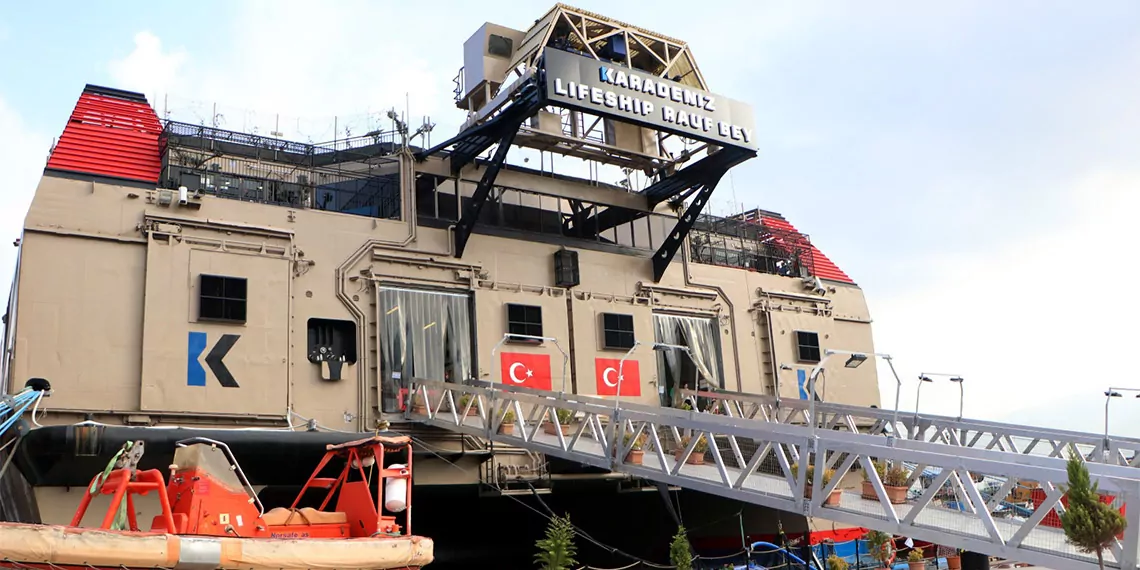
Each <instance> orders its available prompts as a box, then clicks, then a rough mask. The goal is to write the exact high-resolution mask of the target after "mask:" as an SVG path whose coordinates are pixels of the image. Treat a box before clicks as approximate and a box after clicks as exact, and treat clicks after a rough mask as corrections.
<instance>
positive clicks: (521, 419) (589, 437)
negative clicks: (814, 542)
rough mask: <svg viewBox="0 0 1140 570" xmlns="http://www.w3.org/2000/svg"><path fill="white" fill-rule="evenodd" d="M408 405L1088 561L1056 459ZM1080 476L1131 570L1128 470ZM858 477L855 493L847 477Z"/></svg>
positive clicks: (943, 540)
mask: <svg viewBox="0 0 1140 570" xmlns="http://www.w3.org/2000/svg"><path fill="white" fill-rule="evenodd" d="M411 394H415V395H418V396H419V397H420V398H422V399H423V401H424V402H425V403H426V405H425V406H424V407H422V408H419V409H416V408H409V412H408V415H409V419H416V420H420V421H424V422H426V423H428V424H431V425H435V426H438V427H441V428H445V429H448V430H452V431H456V432H460V433H467V434H470V435H474V436H479V437H484V438H487V439H489V440H491V441H493V442H496V443H500V444H509V445H513V446H517V447H521V448H524V449H527V450H531V451H536V452H541V453H545V454H548V455H551V456H555V457H561V458H564V459H568V460H572V461H576V462H579V463H582V464H585V465H591V466H595V467H600V468H604V469H610V470H613V471H619V472H623V473H628V474H631V475H634V476H637V477H643V478H646V479H649V480H654V481H658V482H662V483H666V484H670V485H678V486H682V487H685V488H689V489H693V490H697V491H703V492H708V493H713V494H716V495H721V496H725V497H728V498H732V499H736V500H740V501H746V502H749V503H754V504H758V505H762V506H766V507H770V508H775V509H780V510H784V511H790V512H796V513H802V514H804V515H806V516H811V517H820V518H823V519H827V520H833V521H837V522H842V523H847V524H852V525H856V526H861V527H866V528H872V529H876V530H881V531H884V532H889V533H893V534H898V535H904V536H909V537H913V538H915V539H917V540H925V541H930V542H933V543H936V544H941V545H946V546H951V547H955V548H961V549H964V550H969V551H973V552H981V553H985V554H989V555H992V556H1001V557H1004V558H1007V559H1010V560H1019V561H1022V562H1027V563H1030V564H1036V565H1040V566H1046V567H1048V568H1051V569H1053V570H1091V569H1092V568H1094V567H1095V566H1096V558H1095V556H1094V555H1093V554H1089V553H1086V552H1081V551H1079V550H1078V549H1077V548H1076V547H1074V546H1072V545H1071V544H1070V543H1068V542H1067V541H1066V539H1065V536H1064V533H1063V532H1062V530H1061V529H1060V528H1059V521H1058V520H1057V516H1058V513H1060V512H1064V508H1065V506H1064V503H1063V501H1062V496H1063V491H1062V489H1063V487H1064V486H1065V485H1067V481H1068V479H1067V473H1066V469H1065V461H1064V460H1062V459H1059V458H1056V457H1048V456H1037V455H1031V454H1013V453H1012V452H1008V451H1001V450H998V449H986V448H984V447H950V446H947V445H946V444H944V443H934V442H930V441H919V440H917V439H901V438H884V437H882V436H881V435H871V434H866V433H857V432H855V431H852V432H843V431H836V430H812V429H810V428H809V427H807V426H802V425H794V424H789V423H778V422H774V421H766V420H763V419H760V420H757V419H754V418H749V417H744V416H742V415H725V414H714V413H704V412H699V411H695V410H694V411H685V410H676V409H670V408H657V407H652V406H644V405H638V404H625V403H623V404H621V405H620V406H618V407H616V409H615V406H614V405H613V403H612V400H607V399H604V398H598V397H588V396H579V395H575V394H565V393H560V392H546V391H537V390H530V389H526V388H521V387H511V386H504V385H502V384H491V383H487V382H482V381H476V382H473V383H472V384H469V385H459V384H451V383H444V382H436V381H419V380H416V381H413V383H412V390H411ZM505 420H509V421H505ZM614 424H616V425H617V426H618V429H616V430H613V429H612V426H613V425H614ZM508 426H509V427H508ZM614 434H616V437H615V435H614ZM638 452H639V453H638ZM817 465H818V466H820V468H818V469H817V468H815V466H817ZM908 465H909V466H913V467H908ZM802 466H806V467H807V468H803V467H802ZM1088 468H1089V472H1090V475H1091V477H1092V479H1093V480H1094V481H1096V482H1098V484H1099V489H1100V492H1101V494H1102V500H1103V501H1105V502H1107V503H1110V504H1111V505H1112V506H1113V507H1114V508H1118V509H1120V510H1121V512H1123V513H1124V515H1125V517H1126V519H1127V521H1128V523H1129V524H1128V527H1127V529H1126V530H1125V532H1124V533H1123V534H1122V535H1121V536H1119V537H1118V539H1117V540H1116V541H1114V543H1113V544H1112V545H1111V547H1110V548H1109V550H1108V551H1107V552H1106V553H1105V565H1106V567H1111V568H1120V569H1129V570H1131V569H1134V568H1136V560H1137V537H1138V532H1140V504H1136V501H1137V500H1138V498H1140V471H1136V470H1135V469H1133V468H1131V467H1126V466H1118V465H1108V464H1089V465H1088ZM859 471H861V472H862V473H864V474H865V482H863V483H861V487H860V486H859V483H858V480H857V479H854V480H853V479H852V478H853V477H857V475H855V474H856V473H858V472H859ZM1010 481H1013V482H1016V483H1017V484H1021V483H1026V484H1028V483H1032V484H1033V485H1034V486H1035V493H1034V495H1036V497H1035V498H1034V499H1033V501H1032V502H1031V503H1030V504H1029V505H1022V506H1021V509H1022V510H1020V511H1016V512H1015V511H1014V510H1011V509H1008V508H1006V507H1005V505H1006V504H1007V503H1008V502H1009V497H1008V496H1007V493H1009V491H1010V489H1011V486H1008V482H1010ZM1130 503H1132V505H1131V508H1129V506H1130V505H1129V504H1130Z"/></svg>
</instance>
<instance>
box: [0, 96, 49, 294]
mask: <svg viewBox="0 0 1140 570" xmlns="http://www.w3.org/2000/svg"><path fill="white" fill-rule="evenodd" d="M0 133H4V136H3V137H0V173H3V179H2V181H0V228H3V230H4V231H3V232H0V299H4V305H3V307H6V306H7V300H8V292H9V286H10V284H11V281H10V280H11V278H12V276H13V275H14V272H15V268H16V254H17V252H18V250H17V249H16V248H15V247H13V246H12V242H14V241H15V240H16V239H18V238H19V237H20V233H21V231H22V228H23V227H24V217H25V216H26V215H27V212H28V206H29V205H31V202H32V196H33V195H34V194H35V191H36V185H37V184H38V183H39V180H40V176H41V175H42V174H43V168H44V164H45V163H46V162H47V155H48V151H49V150H50V148H51V137H48V136H45V135H42V134H40V133H36V132H32V131H31V130H29V129H28V128H27V126H25V124H24V122H23V120H22V119H21V118H20V116H19V115H18V114H17V113H16V112H15V111H14V110H12V109H11V108H9V107H8V105H7V103H5V101H4V99H3V98H0ZM0 312H2V309H0Z"/></svg>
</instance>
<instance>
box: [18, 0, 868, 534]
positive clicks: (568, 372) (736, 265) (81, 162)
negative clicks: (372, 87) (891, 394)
mask: <svg viewBox="0 0 1140 570" xmlns="http://www.w3.org/2000/svg"><path fill="white" fill-rule="evenodd" d="M619 40H621V41H619ZM552 50H556V51H552ZM464 52H465V58H464V61H465V63H466V65H467V66H468V67H469V69H466V70H465V72H461V73H460V76H459V77H458V78H457V80H456V85H457V88H456V104H457V106H458V107H459V108H460V109H463V110H465V111H466V113H467V120H466V123H465V124H464V126H463V128H462V129H461V133H460V134H459V135H457V136H456V138H454V139H451V140H449V141H448V142H447V143H444V144H442V145H437V146H436V147H434V148H418V147H417V144H418V143H417V141H419V142H422V141H423V140H424V138H425V137H423V136H421V135H423V134H424V133H425V132H429V131H430V128H428V124H427V123H425V124H424V126H423V127H421V128H420V129H419V130H417V131H416V133H414V134H410V133H409V129H408V127H407V125H405V124H403V123H402V122H400V121H399V120H398V119H395V115H394V114H393V115H391V116H392V117H393V119H394V124H395V126H394V128H393V129H392V130H388V131H381V130H377V131H373V132H369V133H367V134H365V135H362V136H361V135H358V136H355V137H346V138H342V139H337V140H333V141H332V142H330V143H318V144H313V143H299V142H290V141H287V140H282V139H281V138H275V137H266V136H262V135H258V134H255V133H241V132H233V131H227V130H224V129H221V128H217V127H216V126H206V125H201V124H198V125H195V124H188V123H180V122H178V121H176V120H167V121H159V119H158V116H157V114H156V113H155V112H154V109H153V108H152V107H151V106H150V104H149V103H148V102H147V101H146V99H145V97H143V96H142V95H141V94H137V93H130V92H125V91H121V90H117V89H111V88H105V87H98V86H88V87H87V88H86V89H85V90H84V92H83V94H82V96H81V98H80V101H79V104H78V105H77V107H76V110H75V112H74V113H73V115H72V117H71V120H70V121H69V122H68V123H67V127H66V128H65V130H64V132H63V134H62V136H61V138H60V139H59V143H58V144H57V145H56V147H55V148H54V149H53V152H52V154H51V156H50V158H49V160H48V164H47V168H46V169H45V171H44V176H43V178H42V179H41V181H40V183H39V185H38V187H37V188H36V191H35V196H34V199H33V200H32V203H31V207H30V209H29V211H28V214H27V218H26V220H25V224H24V233H23V236H22V238H21V241H20V242H19V248H20V254H19V264H18V269H17V273H16V276H15V281H14V284H13V289H12V295H11V297H10V302H9V306H8V310H7V319H6V321H5V322H6V328H5V335H4V351H3V354H2V358H0V367H2V368H0V370H2V372H3V377H4V378H5V379H6V381H7V383H8V386H7V388H8V389H9V390H13V389H18V388H20V387H21V386H22V385H23V383H24V382H25V381H26V380H27V379H28V378H32V377H39V378H46V379H48V380H50V382H51V386H52V388H53V391H54V395H52V396H51V397H50V398H49V399H47V400H45V401H44V404H43V406H41V408H40V409H39V410H37V414H36V416H35V420H36V421H37V422H38V423H39V424H41V425H43V426H46V427H43V428H38V429H37V430H33V433H32V434H30V435H31V437H30V439H33V440H35V441H36V442H37V443H35V449H32V447H31V446H32V444H31V443H29V444H26V445H25V448H28V449H30V450H31V451H30V452H29V453H28V454H26V455H24V456H21V457H20V459H19V461H18V462H17V463H18V465H20V469H21V471H22V472H23V473H24V474H25V475H26V476H27V478H28V480H29V481H30V482H31V484H32V485H34V486H36V493H35V495H36V499H37V500H38V503H39V506H38V510H39V512H40V514H41V516H42V518H43V520H45V521H47V522H66V519H67V517H68V516H69V514H70V510H71V509H72V508H74V504H75V500H76V499H75V494H74V493H71V492H69V491H68V488H69V487H71V486H75V485H82V484H84V483H85V481H86V478H87V477H88V475H87V474H86V473H83V474H77V473H75V472H73V471H74V469H73V465H84V466H85V467H84V468H85V469H86V468H89V467H90V465H89V464H88V463H84V461H86V458H89V457H103V456H104V455H106V453H107V449H117V447H118V446H119V445H121V441H120V440H125V439H127V438H136V437H141V438H144V439H146V438H152V439H153V443H154V445H148V452H149V451H150V450H152V449H153V450H165V451H155V453H166V452H168V451H169V450H168V449H166V448H169V447H172V444H173V442H174V441H175V440H176V439H177V438H176V437H174V436H173V435H169V434H171V433H173V432H172V431H171V430H169V429H168V428H172V427H174V426H182V427H191V428H203V429H217V428H260V429H262V430H265V429H268V430H277V431H274V432H271V433H268V432H265V431H257V432H246V435H249V434H253V435H250V436H249V437H245V436H243V441H244V443H239V444H236V445H235V448H236V447H240V446H241V445H244V446H245V448H244V450H245V451H244V452H245V453H246V454H247V455H256V456H257V457H255V458H254V459H252V460H251V461H254V462H259V463H258V464H260V465H269V466H274V465H275V464H274V461H273V460H274V453H276V451H275V450H277V449H290V448H291V447H290V446H294V447H296V446H301V447H305V446H307V447H305V449H308V450H309V451H311V450H313V449H320V448H321V446H323V445H324V443H325V441H324V440H321V439H319V438H318V437H317V435H318V434H314V433H309V432H314V431H320V432H322V433H323V434H325V435H330V434H331V435H336V434H339V433H341V432H349V433H350V434H356V433H359V432H371V431H374V430H379V429H385V428H386V427H388V426H392V427H393V429H398V430H401V431H403V432H405V433H414V434H416V436H417V437H419V438H421V439H420V440H419V441H420V442H423V443H425V445H423V446H421V451H422V452H424V453H430V454H432V455H435V456H438V454H439V453H443V454H447V458H448V459H447V461H448V462H453V463H457V464H460V465H463V466H465V467H463V468H461V469H453V468H452V467H454V465H448V464H447V463H445V462H440V461H435V462H432V461H425V462H423V463H422V464H420V465H417V468H416V471H415V473H416V484H417V486H418V485H427V486H435V485H459V484H471V483H477V482H479V481H485V480H492V479H495V478H496V477H501V476H502V475H503V474H504V473H510V474H512V476H515V475H519V474H523V475H525V476H527V477H542V476H547V475H550V473H549V471H548V470H547V469H548V464H547V462H546V461H544V460H543V459H542V458H541V457H535V456H534V455H533V454H529V453H526V452H523V451H522V450H518V449H511V448H502V447H501V446H500V447H498V448H495V449H493V450H492V449H491V448H490V447H489V446H487V445H486V444H485V442H480V441H478V440H477V438H472V437H468V436H455V435H451V434H443V433H440V432H438V431H433V430H432V429H429V428H426V427H424V426H420V425H416V424H413V423H408V422H407V421H406V420H405V414H404V410H405V407H406V406H407V405H408V404H409V403H411V402H410V401H409V399H408V398H407V392H406V389H407V384H408V381H409V380H411V379H416V378H422V379H430V380H453V381H454V380H466V381H471V380H481V381H490V382H507V381H510V382H514V383H516V384H523V385H526V383H527V382H530V381H532V376H533V381H535V382H538V383H539V384H542V382H546V385H545V388H546V389H549V390H553V391H561V392H566V393H568V394H582V395H601V396H602V397H608V398H612V397H614V396H613V395H612V394H615V393H617V392H618V391H620V392H621V394H622V396H621V397H622V399H623V401H626V402H637V403H642V404H647V405H653V406H680V405H682V404H683V402H682V395H681V388H696V387H702V388H703V387H711V388H713V389H717V390H727V391H734V392H745V393H749V394H765V395H779V396H780V397H781V398H791V399H794V398H804V397H806V395H807V388H806V386H804V381H805V379H806V378H807V376H808V375H809V373H810V371H811V370H812V368H813V367H815V366H816V365H817V364H819V362H820V360H821V358H822V357H823V355H824V351H826V350H828V349H834V350H841V351H855V352H861V353H871V352H873V346H872V335H871V318H870V314H869V312H868V308H867V305H866V301H865V299H864V297H863V293H862V291H861V290H860V289H859V287H858V286H857V285H856V284H855V283H854V281H853V280H852V279H850V278H849V277H848V276H847V274H845V273H844V272H842V271H841V270H840V269H839V268H838V267H836V266H835V264H834V263H832V262H831V260H829V259H828V258H827V257H826V256H825V255H823V253H822V252H821V251H820V250H819V249H818V248H817V247H815V246H814V245H813V244H811V242H810V240H808V238H807V236H806V235H804V234H801V233H800V232H798V231H797V230H796V229H795V228H794V227H793V226H792V225H791V224H790V223H789V222H788V221H787V220H785V219H784V218H783V217H782V216H781V215H779V214H776V213H773V212H767V211H764V210H752V211H750V212H744V213H740V214H738V215H733V216H728V217H716V216H710V215H708V214H706V213H703V212H702V208H703V207H704V206H705V204H706V202H707V201H708V199H709V195H710V194H711V192H712V191H713V189H714V188H715V187H716V186H717V183H718V182H719V181H720V179H721V177H722V176H723V175H724V174H725V173H726V172H727V171H728V169H730V168H732V167H733V166H735V165H736V164H739V163H740V162H743V161H745V160H748V159H750V158H752V157H754V156H756V144H755V139H754V138H753V134H752V132H751V129H752V128H753V127H751V126H749V125H751V122H752V117H751V110H750V109H748V107H747V105H745V104H743V103H740V102H734V101H731V100H728V99H725V98H721V97H718V96H713V95H711V94H710V93H709V92H707V91H705V90H706V89H707V86H706V85H705V80H704V77H703V76H702V75H701V74H700V72H699V70H698V69H697V67H696V63H695V62H694V61H693V59H692V55H691V52H690V51H689V49H688V47H687V45H685V44H684V43H683V42H680V41H678V40H674V39H672V38H669V37H667V36H661V35H658V34H654V33H652V32H647V31H646V30H643V29H641V28H636V27H633V26H630V25H628V24H624V23H622V22H619V21H616V20H609V19H606V18H604V17H602V16H598V15H596V14H592V13H588V12H583V11H580V10H576V9H573V8H570V7H568V6H564V5H561V4H559V5H557V6H555V7H554V8H553V9H552V10H550V11H549V12H548V13H547V14H546V15H544V16H543V17H542V18H540V19H539V20H537V21H536V22H535V24H534V25H533V26H532V27H531V28H530V29H529V30H527V31H525V32H524V31H522V30H512V29H510V28H507V27H503V26H498V25H495V24H491V23H488V24H486V25H484V26H481V27H480V28H479V30H478V31H477V32H476V33H475V34H474V35H473V36H472V37H471V38H470V39H469V40H468V41H467V43H466V44H465V46H464ZM595 58H596V59H595ZM559 74H560V75H559ZM555 75H557V77H555ZM564 79H565V81H564ZM587 81H592V82H595V83H597V85H586V84H585V82H587ZM599 81H600V83H598V82H599ZM573 82H577V83H576V87H571V85H572V84H573ZM610 103H612V105H611V104H610ZM591 105H592V106H591ZM674 107H675V108H674ZM652 109H656V110H657V111H658V112H660V113H662V114H661V116H660V117H657V116H650V111H651V110H652ZM623 113H624V114H623ZM702 127H703V128H704V131H703V132H702V131H701V128H702ZM417 136H419V137H420V138H419V139H417ZM689 137H693V138H692V139H690V138H689ZM496 145H497V146H496ZM424 146H430V145H424ZM492 148H494V149H496V150H494V152H490V151H491V149H492ZM505 148H519V149H523V150H525V151H527V152H531V153H537V154H536V156H537V158H538V160H536V161H533V162H531V163H530V165H529V166H527V165H526V164H525V163H522V164H513V165H512V164H511V163H507V162H506V161H505V158H506V152H505V151H502V152H501V151H500V149H505ZM556 157H557V160H558V161H559V162H558V164H560V165H561V164H563V162H561V161H583V163H582V164H584V165H587V166H583V167H582V168H580V169H578V170H577V171H574V174H576V176H572V175H568V174H567V172H568V171H570V169H563V168H560V169H558V171H556V169H555V167H554V164H555V158H556ZM535 163H537V164H538V165H539V166H538V167H537V168H535V167H534V164H535ZM603 170H604V171H605V176H606V178H603V177H602V175H601V174H600V173H601V172H602V171H603ZM605 180H609V181H612V183H607V182H605ZM735 183H736V184H737V185H742V186H744V187H747V181H745V180H743V179H741V178H737V179H736V180H735ZM511 335H513V336H511ZM655 345H656V346H655ZM655 348H656V349H655ZM875 364H876V363H875V362H874V359H868V360H867V361H866V363H865V364H864V365H863V366H860V367H858V368H846V367H845V366H844V362H843V361H842V360H836V359H833V360H829V361H827V366H826V368H825V373H824V375H823V376H822V378H824V380H823V381H822V382H821V383H820V386H819V389H818V390H817V392H818V393H819V395H820V397H822V398H824V399H826V400H827V401H833V402H843V403H849V404H854V405H861V406H869V405H878V403H879V390H878V382H877V370H876V366H875ZM544 367H545V368H549V371H548V372H547V371H546V370H545V369H544ZM619 369H620V370H621V372H619ZM524 370H525V374H524V373H523V371H524ZM618 376H621V378H622V380H621V382H622V383H620V384H617V385H616V386H615V379H616V378H618ZM530 387H533V386H530ZM79 422H85V423H83V425H75V424H77V423H79ZM65 426H66V427H65ZM119 426H127V427H130V428H132V429H129V430H124V429H122V428H121V427H119ZM115 428H118V429H119V431H114V429H115ZM53 430H54V431H53ZM164 430H165V431H164ZM179 433H181V432H179ZM229 433H231V434H234V433H237V432H229ZM215 435H217V436H218V437H224V436H225V435H226V434H225V433H222V432H216V433H215ZM345 436H346V437H347V436H348V435H347V434H346V435H345ZM235 438H236V436H235ZM318 440H319V441H318ZM231 445H234V443H233V442H231ZM277 445H280V446H281V447H280V448H278V447H274V446H277ZM270 448H272V449H270ZM488 458H491V463H490V464H489V466H488V464H486V463H484V462H485V461H487V459H488ZM239 459H241V458H240V457H239ZM465 462H466V463H465ZM504 466H507V468H504ZM100 468H101V466H100ZM249 471H251V473H253V475H251V479H254V481H253V483H254V484H257V485H259V488H261V485H270V486H272V485H274V484H278V485H283V484H293V483H294V481H293V479H292V478H295V476H294V475H288V474H286V475H281V476H280V477H277V478H276V479H275V480H270V479H273V477H270V476H267V475H265V474H266V471H264V470H259V469H256V468H255V469H250V470H249ZM556 475H562V476H565V477H568V478H573V477H579V476H585V477H595V476H597V477H602V478H604V477H608V476H610V474H601V475H598V474H596V473H594V474H585V475H582V474H579V473H571V474H556ZM301 476H303V475H301ZM259 477H260V478H261V479H264V480H257V479H259ZM152 507H153V505H145V504H140V508H141V509H144V510H145V509H149V508H152ZM32 508H36V507H32Z"/></svg>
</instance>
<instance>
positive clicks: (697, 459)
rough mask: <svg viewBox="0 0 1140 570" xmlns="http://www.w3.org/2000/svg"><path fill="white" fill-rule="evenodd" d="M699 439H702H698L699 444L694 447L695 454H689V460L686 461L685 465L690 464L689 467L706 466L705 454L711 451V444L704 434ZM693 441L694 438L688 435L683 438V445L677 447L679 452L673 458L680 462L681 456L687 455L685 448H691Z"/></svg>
mask: <svg viewBox="0 0 1140 570" xmlns="http://www.w3.org/2000/svg"><path fill="white" fill-rule="evenodd" d="M697 437H699V438H700V439H698V440H697V444H696V445H695V446H693V452H692V453H690V454H689V458H688V459H686V460H685V463H688V464H689V465H704V464H705V452H706V451H708V450H709V442H708V440H707V439H706V438H705V436H704V434H701V435H699V436H697ZM692 441H693V436H691V435H686V436H684V437H682V438H681V445H680V446H679V447H677V451H676V452H674V454H673V458H674V459H676V460H677V461H680V460H681V455H683V454H684V453H685V448H687V447H689V443H691V442H692Z"/></svg>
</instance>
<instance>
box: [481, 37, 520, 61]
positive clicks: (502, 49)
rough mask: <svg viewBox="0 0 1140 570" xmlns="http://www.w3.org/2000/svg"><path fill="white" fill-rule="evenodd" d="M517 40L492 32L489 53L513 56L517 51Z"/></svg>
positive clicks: (488, 44) (488, 45)
mask: <svg viewBox="0 0 1140 570" xmlns="http://www.w3.org/2000/svg"><path fill="white" fill-rule="evenodd" d="M514 44H515V42H514V41H512V40H511V38H507V37H503V36H500V35H496V34H491V37H490V38H488V39H487V54H488V55H493V56H495V57H511V54H512V53H514V52H515V46H514Z"/></svg>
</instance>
